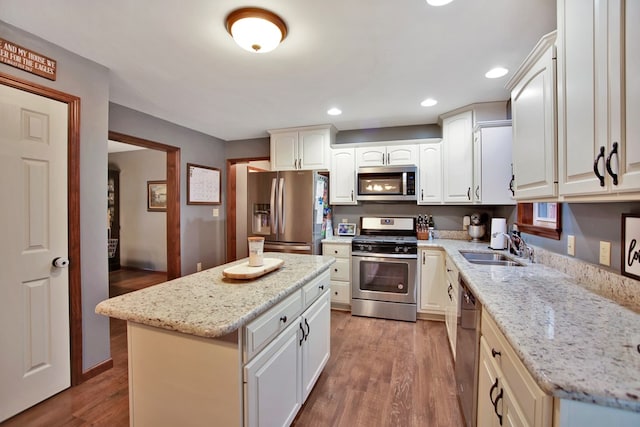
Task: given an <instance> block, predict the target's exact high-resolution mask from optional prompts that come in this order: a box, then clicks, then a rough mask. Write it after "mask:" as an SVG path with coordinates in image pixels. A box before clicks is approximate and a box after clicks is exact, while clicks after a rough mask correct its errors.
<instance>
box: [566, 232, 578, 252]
mask: <svg viewBox="0 0 640 427" xmlns="http://www.w3.org/2000/svg"><path fill="white" fill-rule="evenodd" d="M567 254H569V255H571V256H576V236H573V235H571V234H570V235H568V236H567Z"/></svg>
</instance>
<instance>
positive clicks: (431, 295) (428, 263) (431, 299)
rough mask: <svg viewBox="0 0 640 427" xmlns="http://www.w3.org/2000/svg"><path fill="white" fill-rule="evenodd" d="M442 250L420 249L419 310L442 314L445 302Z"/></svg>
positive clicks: (445, 288) (446, 297)
mask: <svg viewBox="0 0 640 427" xmlns="http://www.w3.org/2000/svg"><path fill="white" fill-rule="evenodd" d="M445 281H446V280H445V274H444V255H443V253H442V251H437V250H427V249H421V250H420V309H419V310H420V312H422V313H432V314H444V312H445V306H446V304H447V300H448V298H449V297H448V296H447V292H446V291H447V287H446V286H445V284H444V283H445Z"/></svg>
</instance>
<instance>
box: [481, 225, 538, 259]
mask: <svg viewBox="0 0 640 427" xmlns="http://www.w3.org/2000/svg"><path fill="white" fill-rule="evenodd" d="M491 235H492V236H493V237H497V236H500V235H502V236H504V237H506V238H507V252H508V253H511V248H513V252H514V253H515V255H516V256H517V257H518V258H527V259H528V260H529V262H531V263H533V262H534V250H533V248H532V247H530V246H529V245H527V243H526V242H525V241H524V239H523V238H522V237H521V236H518V239H517V242H516V241H515V239H514V235H512V234H509V233H503V232H496V233H493V234H491Z"/></svg>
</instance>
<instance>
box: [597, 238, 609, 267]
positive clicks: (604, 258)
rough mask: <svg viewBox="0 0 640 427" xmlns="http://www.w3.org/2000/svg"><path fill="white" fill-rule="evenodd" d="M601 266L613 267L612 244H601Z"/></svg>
mask: <svg viewBox="0 0 640 427" xmlns="http://www.w3.org/2000/svg"><path fill="white" fill-rule="evenodd" d="M600 264H602V265H606V266H610V265H611V242H600Z"/></svg>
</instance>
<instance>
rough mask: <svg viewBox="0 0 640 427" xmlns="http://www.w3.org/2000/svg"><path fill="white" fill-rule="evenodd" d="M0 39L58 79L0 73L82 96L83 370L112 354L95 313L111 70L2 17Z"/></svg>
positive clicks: (104, 281)
mask: <svg viewBox="0 0 640 427" xmlns="http://www.w3.org/2000/svg"><path fill="white" fill-rule="evenodd" d="M0 37H2V38H6V39H7V40H10V41H12V42H14V43H17V44H19V45H22V46H24V47H26V48H29V49H32V50H35V51H37V52H39V53H41V54H43V55H45V56H48V57H50V58H52V59H55V60H56V61H57V62H58V73H57V80H56V81H50V80H47V79H43V78H41V77H37V76H34V75H33V74H30V73H26V72H24V71H21V70H19V69H17V68H13V67H10V66H8V65H5V64H0V72H2V73H5V74H10V75H12V76H16V77H19V78H21V79H24V80H28V81H32V82H34V83H37V84H40V85H43V86H46V87H50V88H53V89H56V90H59V91H62V92H66V93H69V94H71V95H75V96H78V97H80V98H81V103H80V104H81V110H80V182H81V185H80V234H81V242H80V244H81V250H82V258H81V260H80V264H81V269H82V341H83V360H82V367H83V370H87V369H89V368H91V367H93V366H95V365H97V364H98V363H101V362H103V361H104V360H106V359H108V358H109V356H110V355H109V319H108V318H106V317H104V316H101V315H97V314H95V313H94V309H95V306H96V304H98V303H99V302H100V301H102V300H105V299H107V298H108V297H109V293H108V290H109V280H108V266H107V259H108V258H107V233H106V232H105V228H106V223H107V218H106V212H107V198H106V197H105V194H106V190H107V133H108V124H107V117H108V102H109V71H108V70H107V69H106V68H105V67H103V66H101V65H98V64H96V63H94V62H92V61H89V60H87V59H85V58H81V57H79V56H77V55H74V54H72V53H70V52H68V51H66V50H64V49H62V48H60V47H58V46H55V45H53V44H51V43H48V42H46V41H44V40H42V39H40V38H38V37H36V36H34V35H32V34H29V33H26V32H24V31H22V30H19V29H17V28H15V27H12V26H10V25H8V24H6V23H4V22H1V21H0ZM72 262H73V260H72Z"/></svg>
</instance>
